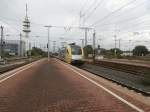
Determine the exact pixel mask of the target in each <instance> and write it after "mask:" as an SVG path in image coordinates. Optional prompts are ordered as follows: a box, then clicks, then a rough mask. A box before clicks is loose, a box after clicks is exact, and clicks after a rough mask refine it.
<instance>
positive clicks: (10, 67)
mask: <svg viewBox="0 0 150 112" xmlns="http://www.w3.org/2000/svg"><path fill="white" fill-rule="evenodd" d="M38 59H39V58H35V59H29V58H24V59H22V61H20V60H19V59H17V63H14V64H13V63H12V64H9V65H6V66H1V67H0V75H1V74H2V73H5V72H8V71H10V70H13V69H15V68H18V67H21V66H23V65H26V64H29V63H31V62H33V61H36V60H38ZM13 61H14V60H13ZM19 61H20V62H19Z"/></svg>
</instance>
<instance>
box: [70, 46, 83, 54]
mask: <svg viewBox="0 0 150 112" xmlns="http://www.w3.org/2000/svg"><path fill="white" fill-rule="evenodd" d="M71 48H72V49H71V50H72V54H73V55H81V54H82V50H81V47H79V46H72V47H71Z"/></svg>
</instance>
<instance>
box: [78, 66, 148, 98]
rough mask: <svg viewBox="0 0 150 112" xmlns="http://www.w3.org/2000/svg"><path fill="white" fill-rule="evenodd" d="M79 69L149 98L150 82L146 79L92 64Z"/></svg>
mask: <svg viewBox="0 0 150 112" xmlns="http://www.w3.org/2000/svg"><path fill="white" fill-rule="evenodd" d="M79 68H80V69H84V70H86V71H88V72H90V73H92V74H95V75H97V76H100V77H103V78H105V79H107V80H110V81H113V82H115V83H117V84H119V85H122V86H124V87H127V88H129V89H131V90H134V91H136V92H138V93H141V94H143V95H144V96H150V80H149V79H147V78H144V77H141V76H139V75H135V74H131V73H127V72H124V71H119V70H114V69H111V68H106V67H101V66H97V65H92V64H85V65H83V66H81V67H79ZM145 81H146V82H145ZM148 81H149V82H148ZM144 83H145V84H144ZM146 83H147V84H146Z"/></svg>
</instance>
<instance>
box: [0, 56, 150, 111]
mask: <svg viewBox="0 0 150 112" xmlns="http://www.w3.org/2000/svg"><path fill="white" fill-rule="evenodd" d="M139 108H140V107H139ZM145 110H146V111H149V108H147V107H146V108H145ZM0 112H137V110H135V109H134V108H132V107H130V106H129V105H127V104H125V103H123V102H122V101H120V100H118V99H117V98H116V97H114V96H112V95H110V94H109V93H108V92H106V91H104V90H103V89H101V88H100V87H98V86H96V85H95V84H93V83H91V82H90V81H89V80H86V79H85V78H83V77H81V76H80V75H78V74H77V72H75V71H73V70H71V69H68V68H67V67H66V66H64V65H63V64H61V63H60V62H58V61H56V60H55V59H51V60H50V61H49V62H48V61H47V60H42V61H40V62H37V63H35V64H33V65H32V66H30V67H28V68H26V69H24V70H21V71H20V72H17V73H15V75H13V76H12V77H10V78H8V79H7V80H4V79H3V81H1V82H0ZM141 112H142V111H141Z"/></svg>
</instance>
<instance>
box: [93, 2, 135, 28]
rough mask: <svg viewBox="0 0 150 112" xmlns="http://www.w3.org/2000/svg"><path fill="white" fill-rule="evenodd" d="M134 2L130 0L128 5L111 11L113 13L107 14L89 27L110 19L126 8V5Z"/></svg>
mask: <svg viewBox="0 0 150 112" xmlns="http://www.w3.org/2000/svg"><path fill="white" fill-rule="evenodd" d="M135 1H136V0H132V1H130V2H128V3H126V4H125V5H123V6H121V7H120V8H119V9H117V10H115V11H113V12H111V13H109V14H107V15H106V16H104V17H103V18H101V19H99V20H97V21H96V22H94V23H93V24H91V25H90V27H91V26H94V25H95V24H98V23H100V22H102V21H104V20H106V19H107V18H108V17H110V16H111V15H113V14H114V13H116V12H119V11H120V10H122V9H123V8H125V7H126V6H128V5H130V4H132V3H134V2H135Z"/></svg>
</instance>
